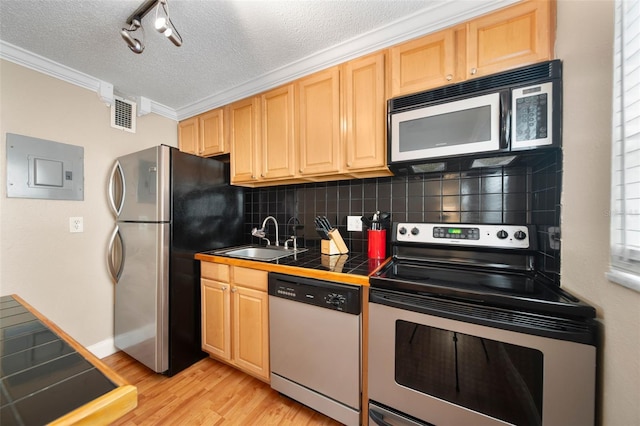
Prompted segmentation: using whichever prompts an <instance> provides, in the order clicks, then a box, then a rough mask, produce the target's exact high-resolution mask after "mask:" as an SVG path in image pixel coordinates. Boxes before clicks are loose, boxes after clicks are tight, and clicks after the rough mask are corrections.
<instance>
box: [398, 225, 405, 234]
mask: <svg viewBox="0 0 640 426" xmlns="http://www.w3.org/2000/svg"><path fill="white" fill-rule="evenodd" d="M398 233H399V234H400V235H404V234H406V233H407V228H405V227H404V226H403V227H402V228H400V229H398Z"/></svg>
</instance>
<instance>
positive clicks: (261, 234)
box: [251, 216, 280, 247]
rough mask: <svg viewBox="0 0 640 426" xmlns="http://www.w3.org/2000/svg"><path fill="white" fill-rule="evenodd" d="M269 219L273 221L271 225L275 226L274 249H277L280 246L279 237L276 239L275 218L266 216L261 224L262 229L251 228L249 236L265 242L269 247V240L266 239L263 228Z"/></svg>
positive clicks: (276, 223)
mask: <svg viewBox="0 0 640 426" xmlns="http://www.w3.org/2000/svg"><path fill="white" fill-rule="evenodd" d="M269 219H271V220H272V221H273V224H274V225H275V226H276V247H278V246H279V245H280V242H279V241H278V240H279V237H278V221H277V220H276V218H275V217H273V216H267V217H266V218H265V219H264V221H263V222H262V227H261V228H260V229H258V228H253V229H252V230H251V235H253V236H254V237H258V238H262V239H263V240H267V245H268V246H270V245H271V241H269V239H268V238H267V237H266V235H267V234H266V233H265V232H264V227H265V226H267V221H268V220H269Z"/></svg>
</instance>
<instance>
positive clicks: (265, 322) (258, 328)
mask: <svg viewBox="0 0 640 426" xmlns="http://www.w3.org/2000/svg"><path fill="white" fill-rule="evenodd" d="M232 291H233V293H232V294H233V326H234V331H233V348H234V349H233V358H234V362H235V364H236V365H237V366H238V367H240V368H242V369H243V370H245V371H247V372H250V373H252V374H254V375H256V376H259V377H262V378H264V379H266V380H269V377H270V371H269V311H268V306H269V296H268V295H267V293H266V292H264V291H258V290H253V289H250V288H244V287H239V286H234V287H233V289H232Z"/></svg>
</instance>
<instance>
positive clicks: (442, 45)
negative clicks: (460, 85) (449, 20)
mask: <svg viewBox="0 0 640 426" xmlns="http://www.w3.org/2000/svg"><path fill="white" fill-rule="evenodd" d="M465 37H466V29H465V27H464V26H462V27H457V28H451V29H446V30H443V31H439V32H437V33H435V34H429V35H427V36H424V37H420V38H418V39H415V40H411V41H408V42H406V43H402V44H399V45H397V46H393V47H391V48H390V49H389V57H390V62H391V64H390V67H389V68H390V70H391V76H390V86H391V88H390V91H391V96H390V97H396V96H400V95H405V94H408V93H415V92H419V91H422V90H426V89H427V88H432V87H438V86H443V85H445V84H449V83H454V82H456V81H460V80H463V79H464V77H465V64H464V62H465V55H464V54H460V53H459V52H461V51H462V50H463V49H464V43H465Z"/></svg>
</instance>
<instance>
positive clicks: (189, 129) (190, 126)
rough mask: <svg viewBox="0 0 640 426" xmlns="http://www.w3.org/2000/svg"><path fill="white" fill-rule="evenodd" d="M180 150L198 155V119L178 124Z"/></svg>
mask: <svg viewBox="0 0 640 426" xmlns="http://www.w3.org/2000/svg"><path fill="white" fill-rule="evenodd" d="M178 149H180V151H182V152H186V153H189V154H196V155H197V154H198V117H191V118H188V119H186V120H183V121H181V122H180V123H178Z"/></svg>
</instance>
